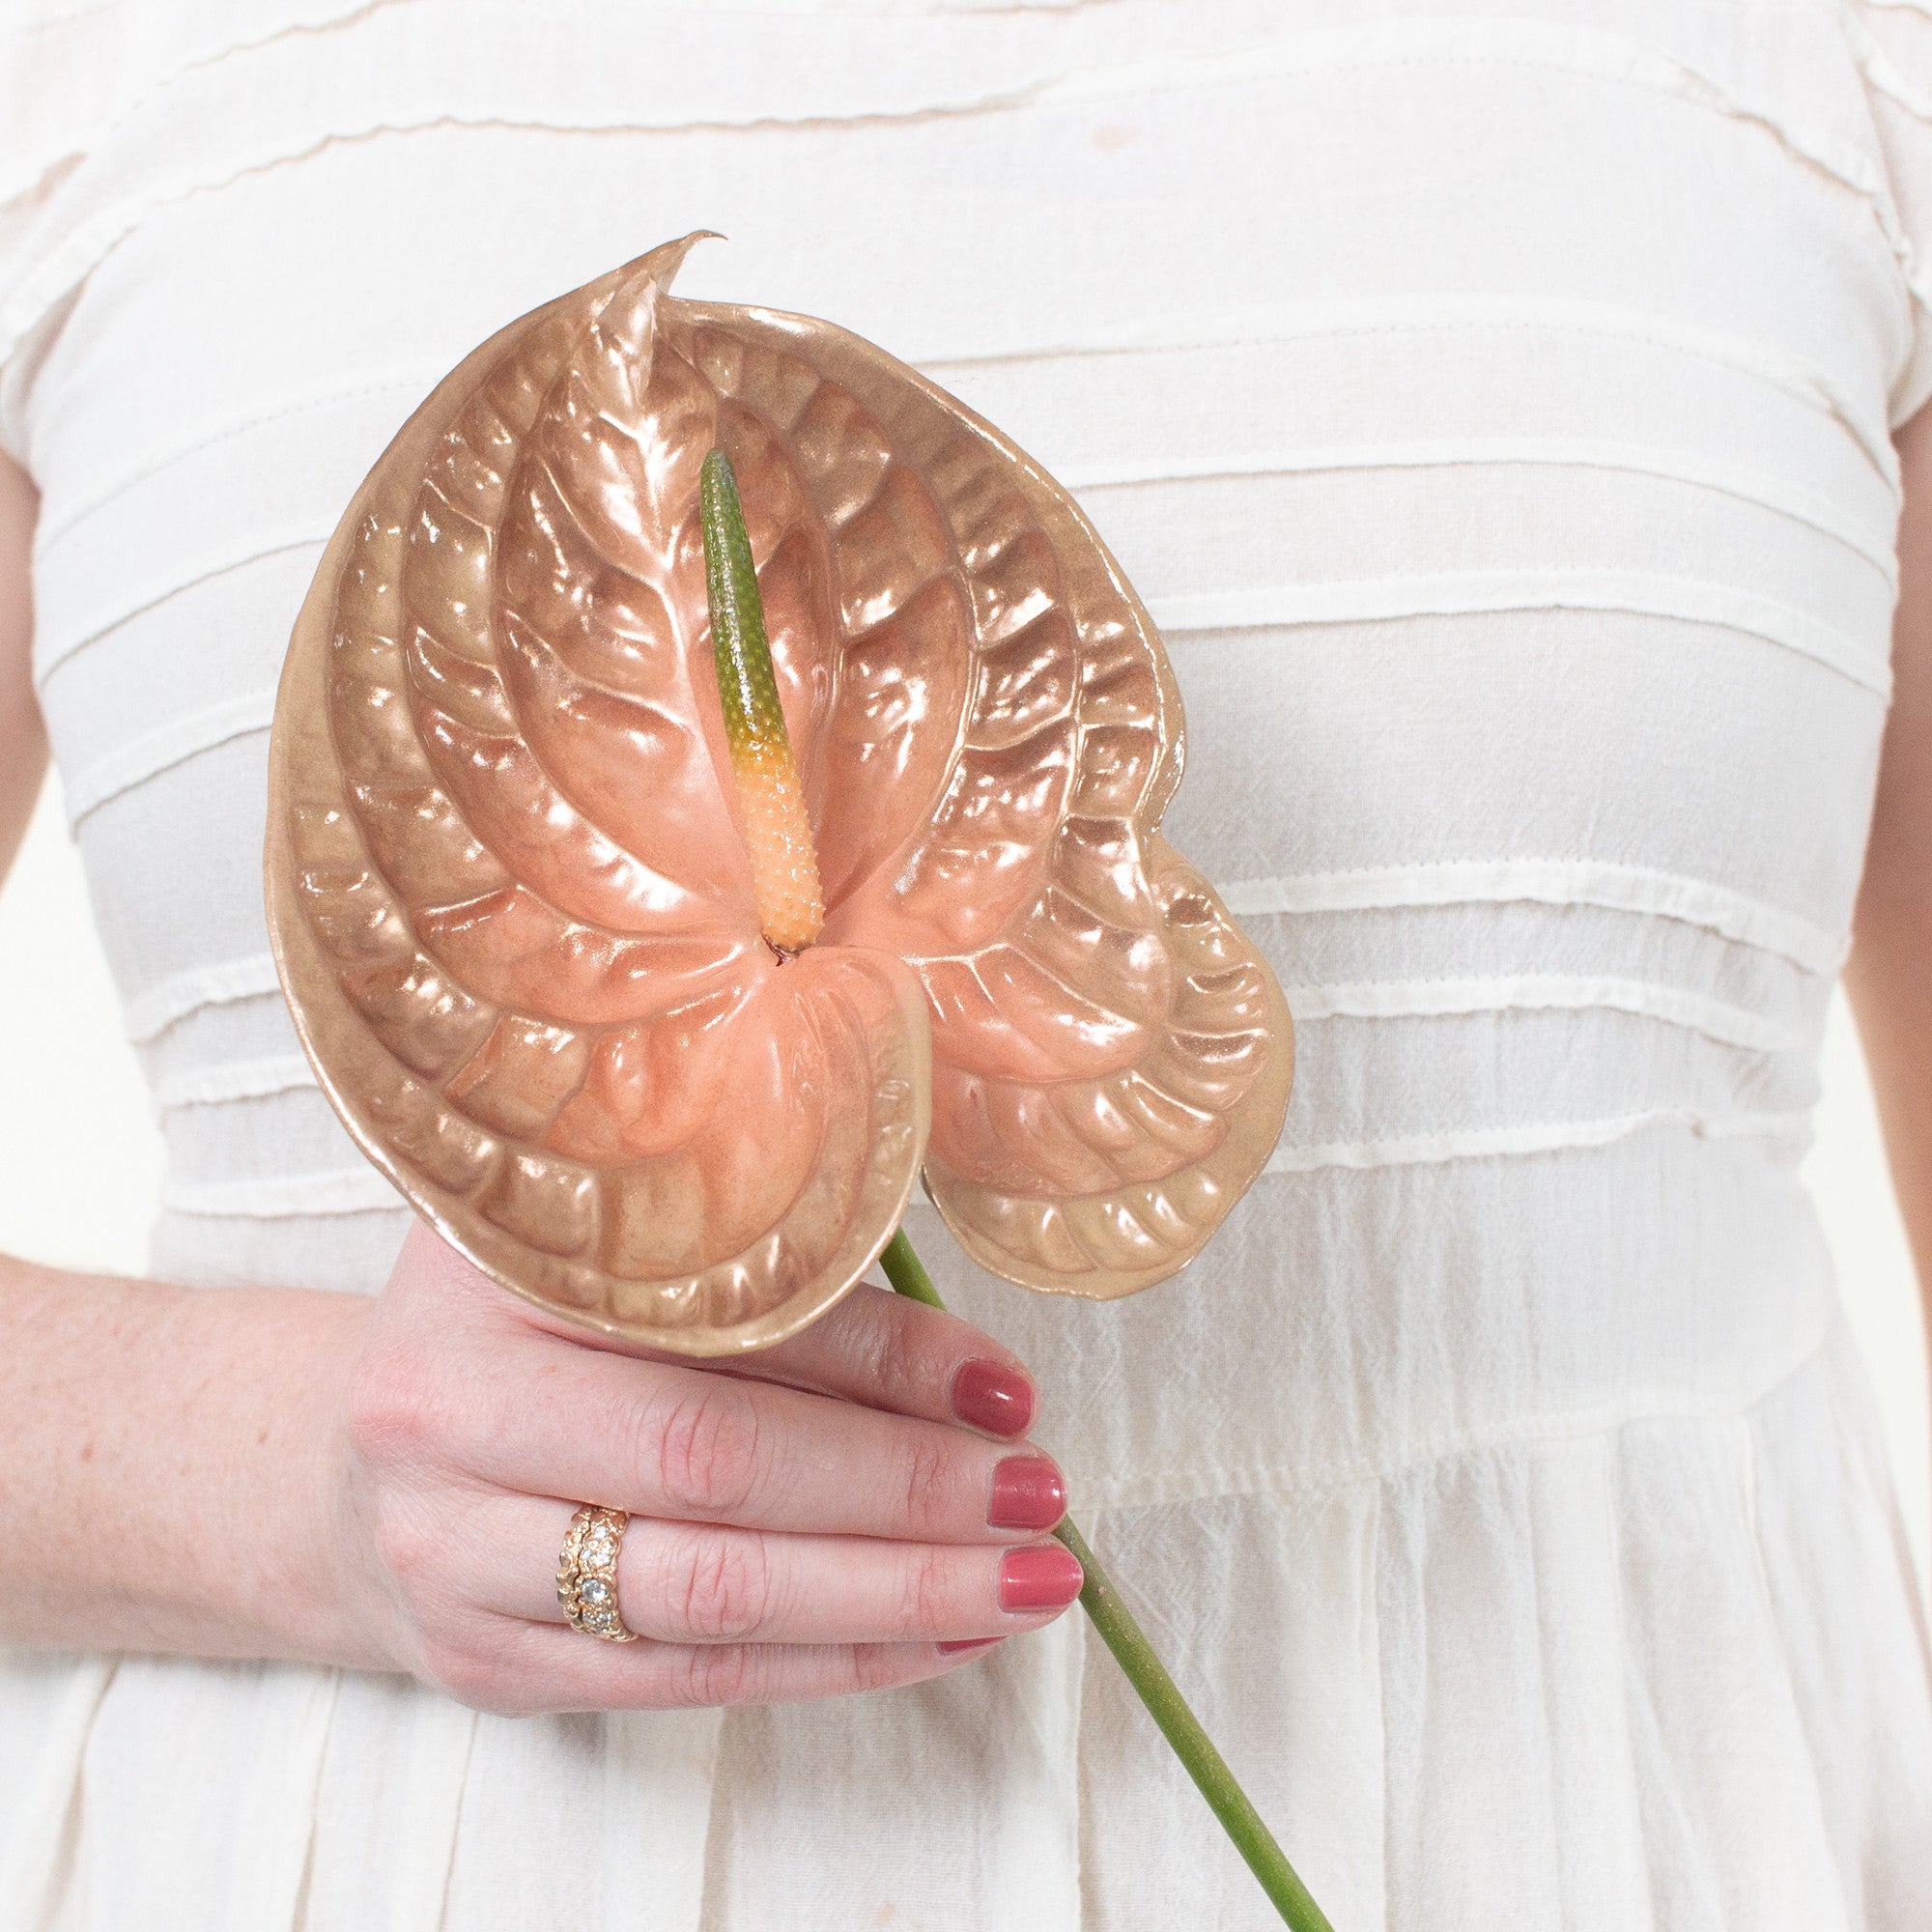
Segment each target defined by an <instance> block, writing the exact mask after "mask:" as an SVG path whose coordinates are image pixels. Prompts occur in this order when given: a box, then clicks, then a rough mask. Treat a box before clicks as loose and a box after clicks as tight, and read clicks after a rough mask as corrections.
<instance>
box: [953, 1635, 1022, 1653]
mask: <svg viewBox="0 0 1932 1932" xmlns="http://www.w3.org/2000/svg"><path fill="white" fill-rule="evenodd" d="M1005 1642H1006V1638H1005V1637H1003V1636H966V1637H961V1638H960V1639H959V1641H958V1642H957V1643H942V1644H941V1645H940V1646H939V1652H940V1655H941V1656H942V1657H951V1656H952V1655H953V1654H954V1653H955V1652H957V1651H962V1650H991V1649H992V1647H993V1646H994V1645H995V1644H996V1643H1005Z"/></svg>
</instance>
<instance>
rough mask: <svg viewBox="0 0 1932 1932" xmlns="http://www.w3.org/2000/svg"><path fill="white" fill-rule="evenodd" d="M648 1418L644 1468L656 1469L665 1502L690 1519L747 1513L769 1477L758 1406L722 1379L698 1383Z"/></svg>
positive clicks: (743, 1389) (698, 1379)
mask: <svg viewBox="0 0 1932 1932" xmlns="http://www.w3.org/2000/svg"><path fill="white" fill-rule="evenodd" d="M694 1379H695V1380H696V1382H697V1385H696V1387H693V1388H689V1389H686V1390H683V1391H681V1392H680V1393H678V1394H676V1395H674V1396H672V1397H671V1398H670V1399H669V1400H668V1401H667V1402H665V1403H664V1404H662V1405H661V1406H657V1407H656V1408H654V1409H653V1410H652V1411H650V1412H649V1413H648V1414H647V1416H646V1419H645V1431H646V1435H647V1445H646V1453H645V1465H646V1466H647V1467H651V1468H654V1469H655V1471H656V1474H657V1478H658V1482H659V1484H660V1485H661V1487H662V1489H663V1492H664V1496H665V1500H666V1501H667V1503H668V1504H669V1505H670V1506H671V1507H672V1508H673V1509H675V1510H677V1511H679V1512H681V1513H684V1514H687V1515H691V1516H697V1517H712V1516H717V1515H727V1516H728V1515H729V1514H730V1513H732V1512H733V1511H735V1510H738V1509H742V1508H743V1507H744V1505H745V1504H746V1503H747V1502H748V1501H749V1500H750V1499H751V1497H752V1494H753V1492H754V1491H755V1490H756V1489H757V1487H758V1483H759V1480H760V1478H761V1477H762V1475H763V1473H764V1460H765V1455H764V1444H763V1442H762V1440H761V1432H760V1430H759V1427H758V1408H757V1404H756V1403H755V1402H754V1401H753V1398H752V1396H751V1394H750V1392H749V1391H747V1390H746V1389H745V1388H743V1387H741V1386H740V1385H739V1384H737V1383H735V1382H731V1381H727V1380H725V1378H723V1377H710V1378H694Z"/></svg>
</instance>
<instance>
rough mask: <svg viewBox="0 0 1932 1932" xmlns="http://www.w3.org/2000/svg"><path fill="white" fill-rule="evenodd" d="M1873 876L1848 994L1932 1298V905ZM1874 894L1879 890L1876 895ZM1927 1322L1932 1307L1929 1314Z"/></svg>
mask: <svg viewBox="0 0 1932 1932" xmlns="http://www.w3.org/2000/svg"><path fill="white" fill-rule="evenodd" d="M1896 876H1897V874H1896V873H1895V872H1893V871H1891V870H1890V869H1889V868H1888V869H1887V870H1886V871H1885V872H1883V873H1881V872H1877V871H1875V872H1874V873H1873V875H1872V880H1871V882H1870V883H1868V884H1867V887H1866V890H1865V893H1864V895H1863V897H1862V898H1861V901H1860V904H1859V918H1858V943H1857V945H1856V946H1855V947H1854V949H1853V952H1852V957H1851V959H1850V961H1849V963H1848V964H1847V966H1846V969H1845V985H1846V990H1847V991H1848V992H1849V993H1850V995H1851V1000H1852V1009H1853V1011H1854V1012H1855V1013H1856V1014H1857V1015H1858V1022H1859V1035H1860V1037H1861V1041H1862V1042H1863V1045H1864V1052H1865V1061H1866V1064H1867V1065H1869V1066H1870V1068H1871V1075H1872V1089H1873V1093H1874V1095H1875V1097H1876V1098H1877V1101H1878V1110H1879V1119H1880V1122H1881V1123H1882V1125H1883V1126H1884V1129H1885V1145H1886V1154H1887V1158H1888V1160H1889V1165H1890V1168H1891V1179H1892V1186H1893V1189H1894V1191H1895V1192H1896V1194H1897V1196H1898V1206H1899V1212H1900V1214H1901V1216H1902V1217H1903V1219H1904V1222H1905V1231H1906V1234H1907V1236H1909V1238H1910V1240H1911V1243H1912V1254H1913V1259H1914V1261H1915V1262H1916V1263H1917V1264H1918V1279H1919V1282H1920V1284H1921V1285H1922V1286H1923V1287H1924V1288H1925V1290H1926V1292H1927V1293H1928V1296H1932V1011H1928V1008H1932V995H1928V994H1927V992H1926V990H1925V987H1926V974H1927V970H1928V962H1932V902H1919V901H1916V900H1914V899H1913V898H1911V897H1909V896H1903V895H1901V896H1899V897H1896V898H1892V897H1890V896H1889V895H1888V894H1887V893H1886V891H1885V889H1884V882H1885V880H1886V879H1888V878H1891V877H1896ZM1875 888H1876V889H1875ZM1927 1313H1928V1318H1932V1308H1928V1311H1927Z"/></svg>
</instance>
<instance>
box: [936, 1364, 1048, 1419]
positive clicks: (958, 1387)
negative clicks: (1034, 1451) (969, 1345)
mask: <svg viewBox="0 0 1932 1932" xmlns="http://www.w3.org/2000/svg"><path fill="white" fill-rule="evenodd" d="M1033 1406H1034V1393H1033V1384H1032V1383H1031V1382H1030V1381H1028V1380H1027V1378H1025V1377H1024V1376H1023V1375H1021V1374H1020V1372H1019V1371H1018V1370H1017V1369H1009V1368H1008V1367H1007V1365H1006V1364H1005V1363H1004V1362H988V1361H984V1360H981V1359H980V1358H978V1357H976V1358H975V1359H974V1360H972V1361H970V1362H963V1363H961V1364H960V1368H959V1373H958V1374H957V1375H956V1376H954V1377H953V1378H952V1413H953V1414H954V1415H956V1416H957V1417H958V1418H959V1420H960V1421H961V1422H963V1423H965V1424H966V1426H967V1427H968V1428H969V1429H983V1430H985V1431H986V1432H987V1434H988V1435H1025V1434H1026V1431H1027V1424H1028V1423H1030V1422H1031V1421H1032V1420H1033Z"/></svg>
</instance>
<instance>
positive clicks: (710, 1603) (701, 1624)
mask: <svg viewBox="0 0 1932 1932" xmlns="http://www.w3.org/2000/svg"><path fill="white" fill-rule="evenodd" d="M775 1594H776V1593H775V1589H774V1583H773V1577H772V1565H771V1559H770V1556H769V1554H768V1553H767V1551H766V1548H765V1545H764V1540H763V1539H762V1538H761V1537H756V1536H710V1537H705V1538H703V1539H702V1540H701V1541H699V1542H698V1543H697V1544H696V1548H693V1550H692V1552H691V1555H690V1557H689V1559H688V1560H687V1562H686V1564H685V1569H684V1577H683V1581H682V1586H681V1588H680V1591H679V1601H678V1603H677V1605H676V1606H675V1607H676V1611H677V1616H678V1621H679V1622H680V1624H681V1625H682V1626H683V1628H684V1629H685V1630H687V1631H688V1632H690V1634H692V1635H693V1636H694V1637H696V1639H697V1640H698V1641H700V1642H710V1643H733V1642H738V1641H741V1640H743V1639H745V1638H747V1637H751V1636H753V1635H755V1634H757V1633H758V1632H759V1631H761V1630H763V1629H764V1628H765V1626H766V1624H767V1623H768V1622H769V1621H770V1619H771V1615H772V1611H773V1608H774V1597H775Z"/></svg>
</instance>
